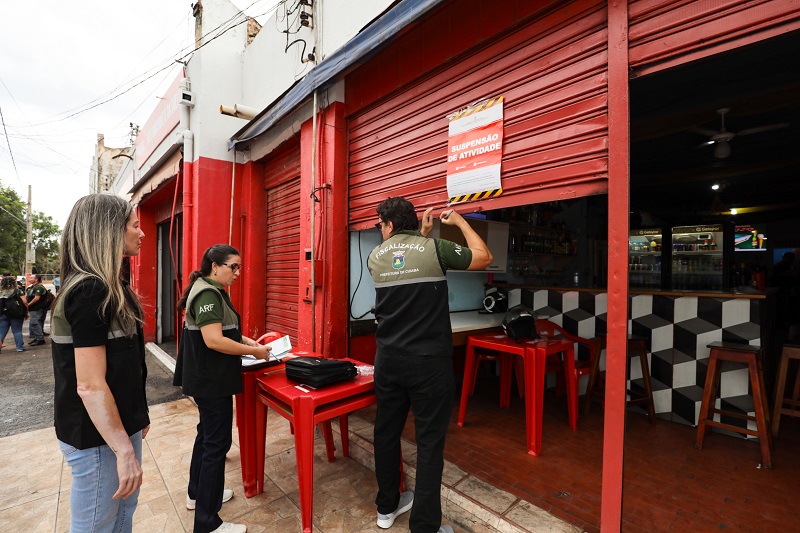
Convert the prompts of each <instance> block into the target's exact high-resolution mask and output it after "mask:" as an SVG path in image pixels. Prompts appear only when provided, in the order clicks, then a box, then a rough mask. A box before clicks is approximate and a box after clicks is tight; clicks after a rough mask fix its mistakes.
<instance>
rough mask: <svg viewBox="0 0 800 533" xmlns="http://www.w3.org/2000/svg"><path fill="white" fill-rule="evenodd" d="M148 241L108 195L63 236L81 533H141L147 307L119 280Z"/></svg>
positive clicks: (75, 215)
mask: <svg viewBox="0 0 800 533" xmlns="http://www.w3.org/2000/svg"><path fill="white" fill-rule="evenodd" d="M143 237H144V232H143V231H142V230H141V229H140V228H139V219H138V217H137V215H136V212H135V211H134V210H133V208H132V207H131V205H130V204H129V203H128V202H126V201H125V200H123V199H121V198H119V197H117V196H111V195H103V194H91V195H89V196H85V197H83V198H81V199H80V200H78V202H77V203H76V204H75V206H74V207H73V208H72V212H71V213H70V215H69V218H68V219H67V223H66V225H65V226H64V231H63V233H62V236H61V268H60V272H61V278H62V284H61V290H60V291H59V294H58V297H57V298H56V301H55V304H54V309H53V316H52V325H51V329H52V334H51V337H50V338H51V341H52V353H53V369H54V373H55V428H56V436H57V437H58V440H59V446H60V447H61V451H62V453H63V454H64V457H65V459H66V461H67V464H68V465H69V466H70V469H71V472H72V488H71V492H70V514H71V518H70V520H71V523H70V531H72V532H74V533H77V532H81V533H85V532H115V533H116V532H130V531H132V518H133V513H134V511H135V510H136V505H137V503H138V497H139V488H140V486H141V484H142V466H141V463H142V438H144V436H145V435H146V434H147V431H148V429H149V428H150V419H149V417H148V414H147V398H146V397H145V380H146V378H147V367H146V366H145V362H144V343H143V337H142V330H141V325H142V316H143V315H142V307H141V304H140V303H139V299H138V298H137V296H136V294H134V292H133V290H131V288H130V287H129V285H128V283H127V282H126V281H124V280H123V279H122V278H121V276H120V271H121V268H122V260H123V255H126V256H134V255H138V254H139V248H140V246H141V240H142V238H143Z"/></svg>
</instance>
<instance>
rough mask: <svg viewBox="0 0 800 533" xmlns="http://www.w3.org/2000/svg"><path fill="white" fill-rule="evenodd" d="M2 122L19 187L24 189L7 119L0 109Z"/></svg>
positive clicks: (0, 108) (0, 120)
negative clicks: (7, 126) (12, 148)
mask: <svg viewBox="0 0 800 533" xmlns="http://www.w3.org/2000/svg"><path fill="white" fill-rule="evenodd" d="M0 122H2V123H3V133H5V136H6V143H7V144H8V154H9V155H10V156H11V163H12V164H13V165H14V174H16V175H17V181H18V182H19V186H20V187H22V180H21V179H19V170H17V162H16V161H15V160H14V152H12V151H11V140H10V139H9V138H8V130H7V129H6V119H5V118H4V117H3V108H2V107H0Z"/></svg>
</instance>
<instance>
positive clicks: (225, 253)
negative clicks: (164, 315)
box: [175, 244, 239, 313]
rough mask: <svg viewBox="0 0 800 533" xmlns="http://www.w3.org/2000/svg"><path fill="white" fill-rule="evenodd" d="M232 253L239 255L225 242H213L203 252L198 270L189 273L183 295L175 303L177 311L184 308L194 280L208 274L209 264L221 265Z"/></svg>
mask: <svg viewBox="0 0 800 533" xmlns="http://www.w3.org/2000/svg"><path fill="white" fill-rule="evenodd" d="M232 255H239V251H238V250H237V249H236V248H234V247H233V246H229V245H227V244H215V245H214V246H212V247H210V248H208V249H207V250H206V251H205V252H204V253H203V258H202V259H201V260H200V270H195V271H194V272H192V273H191V274H190V275H189V282H188V283H187V284H186V290H184V291H183V296H181V299H180V300H178V303H177V305H175V309H177V311H178V312H179V313H180V312H181V311H183V310H184V309H186V300H188V299H189V292H190V291H191V290H192V285H194V282H195V281H197V279H198V278H201V277H203V276H210V275H211V266H212V265H213V264H214V263H216V264H218V265H221V264H222V263H224V262H225V261H226V260H227V259H228V257H230V256H232Z"/></svg>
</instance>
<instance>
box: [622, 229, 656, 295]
mask: <svg viewBox="0 0 800 533" xmlns="http://www.w3.org/2000/svg"><path fill="white" fill-rule="evenodd" d="M662 235H663V231H662V230H661V228H640V229H632V230H631V231H630V234H629V236H628V267H629V268H628V269H629V272H628V285H629V286H630V287H631V288H632V289H634V288H635V289H661V288H662V287H663V286H664V284H663V283H662V275H663V274H662V272H663V269H662V265H663V264H664V251H665V249H664V245H663V242H662Z"/></svg>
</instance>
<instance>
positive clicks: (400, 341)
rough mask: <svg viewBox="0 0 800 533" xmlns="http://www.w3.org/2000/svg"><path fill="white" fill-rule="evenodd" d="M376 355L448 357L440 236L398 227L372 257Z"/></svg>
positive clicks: (449, 342)
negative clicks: (376, 322)
mask: <svg viewBox="0 0 800 533" xmlns="http://www.w3.org/2000/svg"><path fill="white" fill-rule="evenodd" d="M368 266H369V271H370V274H372V281H373V283H374V284H375V318H376V319H377V321H378V328H377V332H376V340H377V344H378V354H387V355H391V354H395V355H432V356H450V355H451V354H452V351H453V338H452V335H453V334H452V331H451V329H450V309H449V306H448V298H447V278H446V277H445V268H444V267H443V266H442V264H441V261H440V259H439V253H438V251H437V247H436V240H435V239H429V238H427V237H422V236H420V235H419V234H418V233H416V232H406V231H400V232H397V233H395V234H394V235H392V236H391V237H389V238H388V239H386V241H384V242H383V243H382V244H380V245H379V246H377V247H376V248H375V249H374V250H372V252H371V253H370V255H369V261H368Z"/></svg>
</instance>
